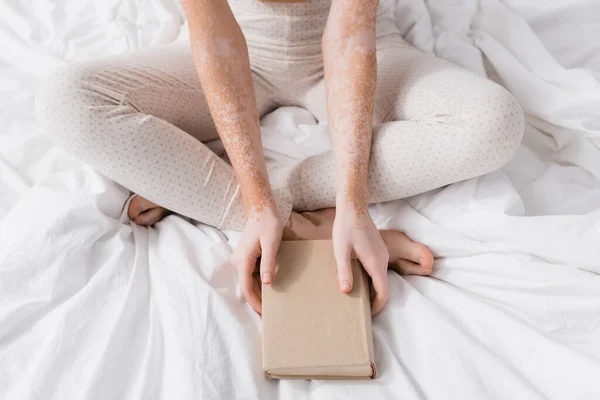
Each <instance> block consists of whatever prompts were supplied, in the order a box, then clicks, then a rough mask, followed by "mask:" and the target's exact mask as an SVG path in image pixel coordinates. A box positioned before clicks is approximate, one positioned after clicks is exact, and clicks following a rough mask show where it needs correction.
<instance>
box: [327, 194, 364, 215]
mask: <svg viewBox="0 0 600 400" xmlns="http://www.w3.org/2000/svg"><path fill="white" fill-rule="evenodd" d="M335 205H336V210H337V211H338V212H341V213H344V214H346V215H354V216H362V215H365V214H368V213H369V195H368V192H367V190H366V189H365V190H364V191H358V190H346V189H345V188H340V189H339V190H338V193H337V196H336V201H335Z"/></svg>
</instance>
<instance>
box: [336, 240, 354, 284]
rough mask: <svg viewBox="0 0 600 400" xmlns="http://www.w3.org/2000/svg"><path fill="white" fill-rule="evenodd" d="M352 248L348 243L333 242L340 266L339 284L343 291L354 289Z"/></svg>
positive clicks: (338, 265) (338, 266)
mask: <svg viewBox="0 0 600 400" xmlns="http://www.w3.org/2000/svg"><path fill="white" fill-rule="evenodd" d="M351 254H352V248H351V247H350V245H349V244H348V243H344V244H339V243H337V242H334V243H333V255H334V257H335V262H336V264H337V268H338V286H339V289H340V291H341V292H342V293H348V292H350V291H351V290H352V284H353V278H352V258H351Z"/></svg>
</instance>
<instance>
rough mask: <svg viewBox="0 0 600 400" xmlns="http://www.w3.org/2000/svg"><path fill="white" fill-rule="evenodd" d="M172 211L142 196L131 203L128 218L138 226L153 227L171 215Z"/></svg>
mask: <svg viewBox="0 0 600 400" xmlns="http://www.w3.org/2000/svg"><path fill="white" fill-rule="evenodd" d="M170 213H171V211H169V210H167V209H166V208H164V207H160V206H159V205H158V204H155V203H153V202H151V201H150V200H146V199H145V198H143V197H142V196H139V195H137V196H135V197H134V198H133V199H131V201H130V202H129V208H128V209H127V216H129V219H130V220H132V221H133V222H135V223H136V224H138V225H142V226H151V225H154V224H155V223H157V222H158V221H160V220H161V219H163V218H164V217H166V216H167V215H169V214H170Z"/></svg>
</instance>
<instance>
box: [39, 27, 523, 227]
mask: <svg viewBox="0 0 600 400" xmlns="http://www.w3.org/2000/svg"><path fill="white" fill-rule="evenodd" d="M250 58H251V63H252V65H253V77H254V87H255V91H256V97H257V104H258V110H259V113H260V115H264V114H265V113H267V112H270V111H272V110H274V109H275V108H277V107H279V106H283V105H296V106H301V107H304V108H306V109H308V110H309V111H310V112H312V113H313V114H314V115H315V117H316V118H317V119H318V120H325V119H326V106H325V104H326V103H325V90H324V84H323V79H322V69H321V72H320V73H319V69H318V67H317V68H314V64H315V61H311V65H312V66H313V67H312V68H302V65H301V63H300V62H299V64H298V65H297V66H293V65H292V68H290V71H289V73H286V74H284V75H282V74H279V73H278V74H275V75H273V76H269V74H268V71H265V68H259V69H256V68H254V66H255V65H256V63H255V61H256V60H258V58H257V57H256V56H253V53H252V51H251V52H250ZM266 60H267V61H268V59H266ZM259 61H261V62H262V64H263V65H264V64H265V62H266V61H265V59H262V60H259ZM377 61H378V67H377V73H378V75H377V76H378V80H377V90H376V95H375V111H374V127H373V141H372V149H371V156H370V165H369V196H370V197H369V201H370V202H371V203H375V202H383V201H389V200H395V199H400V198H404V197H407V196H412V195H415V194H418V193H422V192H425V191H427V190H431V189H434V188H438V187H440V186H443V185H447V184H449V183H453V182H457V181H460V180H464V179H468V178H472V177H475V176H479V175H482V174H485V173H488V172H490V171H493V170H495V169H497V168H499V167H500V166H502V165H503V164H504V163H506V162H507V161H508V160H509V158H510V157H511V156H512V155H513V154H514V153H515V151H516V149H517V148H518V146H519V144H520V141H521V138H522V134H523V115H522V111H521V109H520V107H519V105H518V104H517V101H516V100H515V99H514V97H513V96H512V95H511V94H510V93H508V92H507V91H506V90H505V89H503V88H502V87H500V86H499V85H497V84H495V83H493V82H491V81H489V80H486V79H484V78H482V77H479V76H477V75H474V74H473V73H471V72H469V71H466V70H464V69H462V68H460V67H458V66H455V65H453V64H451V63H449V62H446V61H444V60H441V59H439V58H436V57H434V56H432V55H428V54H423V53H421V52H419V51H417V50H415V49H413V48H411V47H409V46H408V45H407V44H406V43H405V42H404V41H403V40H402V39H401V38H400V36H399V35H392V36H388V37H387V38H386V39H385V40H378V42H377ZM316 63H317V64H318V63H322V61H318V62H316ZM298 66H299V67H298ZM278 68H281V65H279V66H278ZM315 71H316V72H315ZM197 74H198V72H197V71H196V69H195V68H194V64H193V62H192V56H191V50H190V49H189V46H186V45H181V46H179V45H171V46H167V47H161V48H154V49H151V50H144V51H140V52H135V53H129V54H126V55H121V56H117V57H112V58H109V59H105V60H101V61H92V62H88V63H83V64H76V65H72V66H68V67H67V68H64V69H62V70H60V71H59V72H57V73H56V74H54V75H53V76H52V77H51V79H49V81H48V82H47V84H46V85H45V86H44V87H43V88H42V89H41V91H40V92H39V94H38V97H37V100H36V107H37V112H38V117H39V121H40V123H41V124H43V126H44V127H45V129H47V131H48V133H49V134H50V135H51V136H52V137H53V138H54V140H55V141H56V142H58V143H59V144H60V145H61V146H63V147H64V148H65V149H67V150H68V151H70V152H72V153H73V154H74V155H75V156H77V157H79V158H81V159H82V160H83V161H85V162H86V163H89V164H90V165H91V166H92V167H93V168H95V169H96V170H98V171H99V172H101V173H103V174H104V175H106V176H108V177H109V178H111V179H113V180H115V181H116V182H118V183H120V184H121V185H123V186H125V187H126V188H128V189H130V190H131V191H133V192H135V193H137V194H139V195H140V196H143V197H145V198H146V199H148V200H150V201H152V202H154V203H157V204H158V205H160V206H162V207H165V208H167V209H169V210H172V211H174V212H176V213H179V214H181V215H184V216H186V217H190V218H192V219H194V220H197V221H200V222H203V223H205V224H208V225H212V226H215V227H217V228H219V229H233V230H242V228H243V225H244V209H243V205H242V201H241V198H240V196H241V195H240V191H239V186H238V184H237V182H236V178H235V175H234V172H233V169H232V168H231V166H230V165H229V164H228V163H227V162H225V161H223V160H222V159H221V158H220V157H218V156H217V155H216V154H215V153H213V152H212V151H211V150H210V149H209V148H208V147H207V146H206V145H205V144H204V143H206V142H207V141H211V140H214V139H217V138H218V134H217V132H216V130H215V127H214V125H213V123H212V119H211V115H210V112H209V110H208V107H207V106H206V102H205V99H204V95H203V92H202V87H201V86H200V83H199V80H198V75H197ZM269 178H270V180H271V183H272V187H273V192H274V195H275V198H276V201H277V205H278V209H279V211H280V213H281V214H282V217H283V218H287V217H288V216H289V213H290V211H291V210H292V208H293V209H294V210H296V211H305V210H316V209H320V208H325V207H334V206H335V198H336V193H335V181H334V180H335V171H334V165H333V159H332V154H331V152H328V153H324V154H320V155H317V156H312V157H309V158H307V159H305V160H303V161H302V162H300V163H299V164H297V165H295V166H293V167H292V166H290V167H277V168H272V169H270V170H269Z"/></svg>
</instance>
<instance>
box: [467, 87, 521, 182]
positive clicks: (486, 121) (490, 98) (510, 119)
mask: <svg viewBox="0 0 600 400" xmlns="http://www.w3.org/2000/svg"><path fill="white" fill-rule="evenodd" d="M482 97H483V100H482V101H481V103H479V102H478V103H477V104H472V107H473V109H475V110H479V111H478V112H476V113H469V114H471V117H470V118H469V121H468V122H467V124H468V125H470V127H469V131H470V132H472V134H473V137H472V144H473V145H474V146H476V147H477V148H474V149H472V150H473V152H472V153H471V154H477V156H478V158H479V161H480V162H481V164H482V165H484V166H485V168H486V169H487V170H486V171H482V173H487V172H491V171H492V170H495V169H498V168H500V167H502V166H503V165H504V164H506V163H507V162H508V161H509V160H510V159H511V158H512V157H513V156H514V155H515V153H516V152H517V149H518V148H519V146H520V145H521V141H522V140H523V133H524V129H525V121H524V117H523V111H522V109H521V106H520V105H519V103H518V101H517V99H515V97H514V96H513V95H512V94H511V93H510V92H508V91H507V90H506V89H504V88H503V87H501V86H499V85H495V84H494V85H490V86H488V87H487V89H486V91H485V94H484V95H483V96H482ZM479 99H480V100H481V97H480V98H479Z"/></svg>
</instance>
